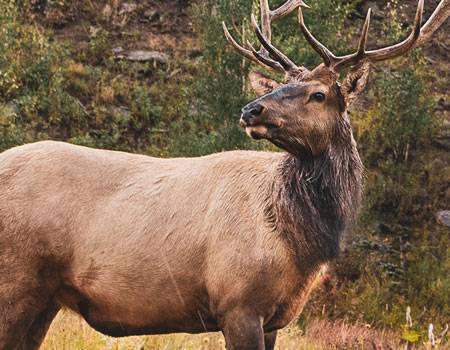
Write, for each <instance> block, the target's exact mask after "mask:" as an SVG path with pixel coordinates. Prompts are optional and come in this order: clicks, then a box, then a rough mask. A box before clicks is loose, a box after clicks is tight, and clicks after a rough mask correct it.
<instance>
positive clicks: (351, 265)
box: [0, 0, 450, 343]
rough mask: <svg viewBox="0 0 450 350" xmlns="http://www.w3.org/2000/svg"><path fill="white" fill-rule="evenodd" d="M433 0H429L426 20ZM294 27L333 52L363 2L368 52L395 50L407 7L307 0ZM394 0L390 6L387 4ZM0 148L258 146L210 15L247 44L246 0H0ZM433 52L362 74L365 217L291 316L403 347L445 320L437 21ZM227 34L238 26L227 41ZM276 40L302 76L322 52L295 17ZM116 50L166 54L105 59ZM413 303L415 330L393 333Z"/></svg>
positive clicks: (445, 127)
mask: <svg viewBox="0 0 450 350" xmlns="http://www.w3.org/2000/svg"><path fill="white" fill-rule="evenodd" d="M280 3H282V1H280V0H273V1H271V5H273V6H275V5H278V4H280ZM437 3H438V1H437V0H433V1H431V0H430V1H427V2H426V8H427V18H428V15H429V14H430V10H431V9H434V8H435V6H436V4H437ZM309 4H310V5H311V6H312V9H311V10H307V11H305V18H306V21H307V23H308V25H309V26H310V28H311V30H312V32H313V33H315V34H316V35H317V36H318V37H319V38H320V39H321V40H323V41H324V42H325V43H326V44H327V45H328V46H329V47H331V48H332V49H333V50H334V51H337V53H346V52H348V51H349V50H350V48H354V47H355V40H356V38H357V35H358V33H359V31H360V28H361V26H362V21H363V18H364V15H365V11H366V10H367V8H368V6H371V7H372V8H373V10H374V16H373V25H372V30H371V35H370V46H371V47H376V46H377V45H383V44H388V43H392V42H395V41H396V40H397V41H398V40H400V39H402V38H403V37H404V35H405V33H406V32H408V30H409V29H410V25H411V24H412V19H413V13H414V11H415V6H416V1H415V0H407V1H401V2H398V1H385V0H376V1H366V0H347V1H340V0H310V1H309ZM400 4H401V6H400ZM0 8H1V11H0V151H3V150H6V149H8V148H10V147H13V146H16V145H20V144H23V143H27V142H32V141H36V140H43V139H55V140H64V141H68V142H72V143H75V144H80V145H86V146H91V147H99V148H108V149H116V150H123V151H130V152H139V153H144V154H148V155H152V156H158V157H173V156H198V155H203V154H209V153H213V152H220V151H224V150H231V149H270V150H274V148H273V147H272V146H270V145H269V144H267V143H256V142H252V141H251V140H249V139H248V138H247V137H246V135H245V134H244V133H243V132H242V131H241V130H240V129H239V128H238V118H239V111H240V108H241V107H242V106H243V105H244V104H245V103H246V102H247V101H249V100H250V99H252V98H253V97H254V96H253V95H252V93H251V91H250V90H249V89H248V86H247V80H246V78H245V77H246V75H247V73H248V71H249V69H250V68H251V67H250V64H249V63H248V62H245V61H243V60H242V59H241V57H239V56H238V55H237V54H235V53H234V52H233V51H232V50H231V49H230V48H229V47H228V45H227V44H226V43H225V40H224V38H223V35H222V30H221V21H222V20H226V21H227V23H228V24H229V25H230V26H231V27H232V28H233V32H234V35H236V36H238V37H239V36H240V37H241V38H242V37H244V38H245V39H250V40H252V41H253V42H255V40H254V38H253V36H252V34H251V32H250V30H249V15H250V13H251V12H252V11H253V12H256V11H257V6H256V4H255V3H252V1H251V0H204V1H192V2H191V1H182V0H179V1H175V0H166V1H163V0H158V1H138V2H131V1H130V2H124V1H121V0H101V1H91V0H75V1H68V0H52V1H50V0H17V1H12V0H0ZM444 27H445V28H443V29H441V30H440V31H439V32H438V33H437V35H436V36H435V38H434V40H433V42H432V43H430V44H429V45H427V46H426V47H425V48H424V49H423V50H416V51H414V52H413V53H412V54H410V55H408V56H407V57H403V58H399V59H396V60H394V61H392V62H389V63H383V64H378V65H377V66H375V67H374V68H373V71H372V75H371V83H370V86H369V89H368V91H367V93H366V94H365V98H364V99H363V101H362V102H361V103H360V104H359V105H358V106H356V107H355V108H354V110H353V111H352V115H351V118H352V121H353V126H354V129H355V133H356V137H357V141H358V144H359V149H360V152H361V154H362V157H363V159H364V163H365V165H366V167H367V184H366V197H365V204H364V208H363V212H362V214H361V217H360V220H359V222H358V224H357V225H356V227H355V229H354V232H353V233H352V235H351V237H349V239H348V242H347V245H346V247H345V249H344V253H343V254H342V257H341V258H340V260H339V261H338V262H337V264H335V266H334V267H333V269H332V271H331V272H330V274H329V276H326V277H325V278H324V280H323V281H322V283H321V285H320V287H319V288H318V290H317V292H316V293H315V294H314V296H313V298H312V300H311V301H310V302H309V304H308V306H307V309H306V311H305V312H304V314H303V315H302V316H301V318H300V320H299V325H300V327H302V328H304V327H306V326H307V325H308V322H309V320H311V319H313V318H317V317H320V318H328V319H346V320H348V321H351V322H363V323H364V324H367V325H368V327H379V328H386V327H388V328H394V329H396V330H401V332H402V336H403V337H404V338H405V339H407V340H409V341H410V342H411V343H414V342H417V341H419V340H423V339H424V338H425V337H426V330H427V325H428V323H433V324H434V325H435V329H438V330H439V329H442V328H443V327H444V325H445V324H446V323H448V322H450V273H449V272H450V238H449V229H448V228H447V227H445V226H444V225H442V224H440V223H439V222H438V220H436V213H437V212H438V211H439V210H445V209H449V207H450V187H449V184H450V161H449V160H450V156H449V152H448V151H449V148H450V119H449V113H448V112H449V102H448V99H447V97H448V94H447V93H448V68H449V63H448V62H449V61H448V56H449V44H450V42H449V38H448V35H447V36H446V35H445V34H446V33H448V29H449V24H448V23H447V24H446V25H445V26H444ZM238 32H239V33H238ZM274 41H275V43H276V44H277V45H278V46H279V47H282V48H283V50H284V51H285V52H286V53H287V54H288V55H289V56H290V57H291V58H293V59H294V60H295V61H296V62H301V63H303V64H304V65H306V66H308V67H310V68H311V67H313V66H314V65H316V64H318V63H319V58H318V56H317V55H316V54H314V53H313V52H312V50H311V49H310V47H309V45H307V44H306V42H305V40H304V39H303V38H302V36H301V35H300V33H299V30H298V28H297V25H296V18H295V15H292V16H290V17H289V18H287V19H285V20H283V21H282V22H281V23H278V24H277V25H276V26H275V30H274ZM120 48H121V49H122V54H124V53H125V54H126V53H127V52H128V50H132V49H139V50H150V51H158V52H159V53H162V54H165V55H167V57H166V56H164V55H162V56H161V55H160V57H159V58H157V59H153V60H148V61H144V62H134V61H130V60H127V59H118V58H117V57H116V55H117V53H118V52H120V51H121V49H120ZM408 306H410V307H411V314H412V317H413V325H412V326H410V327H408V326H405V310H406V308H407V307H408Z"/></svg>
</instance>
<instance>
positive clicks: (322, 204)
mask: <svg viewBox="0 0 450 350" xmlns="http://www.w3.org/2000/svg"><path fill="white" fill-rule="evenodd" d="M279 172H280V177H279V178H278V179H277V180H276V182H275V183H274V186H273V192H272V197H271V199H270V202H269V203H268V205H267V206H266V215H267V218H268V219H269V222H270V223H271V225H273V229H274V230H276V231H278V232H279V233H280V234H281V235H282V237H283V238H284V239H285V240H286V241H287V243H288V245H289V246H290V248H291V249H292V251H293V253H294V254H295V256H296V259H297V262H298V263H299V264H302V268H305V264H308V266H309V267H312V268H313V267H315V266H317V265H319V264H321V263H323V262H326V261H329V260H331V259H333V258H335V257H336V256H337V254H338V251H339V243H340V239H341V237H342V234H343V232H344V231H345V230H346V229H347V228H348V226H349V224H350V223H351V222H352V220H353V219H354V217H355V215H356V214H357V212H358V208H359V205H360V199H361V192H362V186H363V185H362V173H363V166H362V163H361V160H360V157H359V154H358V151H357V149H356V143H355V141H354V139H353V135H352V131H351V127H350V124H349V120H348V117H347V115H345V116H344V118H342V117H341V122H340V123H338V130H336V132H335V137H334V138H333V143H332V144H331V145H330V147H329V148H328V149H327V151H326V152H324V153H323V154H322V155H320V156H316V157H314V156H311V155H310V154H308V153H307V152H300V153H299V154H298V155H297V156H294V155H292V154H286V157H285V159H284V160H283V162H282V164H281V166H280V168H279Z"/></svg>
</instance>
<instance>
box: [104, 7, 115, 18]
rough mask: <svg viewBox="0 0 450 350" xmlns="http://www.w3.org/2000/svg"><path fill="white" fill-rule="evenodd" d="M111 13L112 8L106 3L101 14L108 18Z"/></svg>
mask: <svg viewBox="0 0 450 350" xmlns="http://www.w3.org/2000/svg"><path fill="white" fill-rule="evenodd" d="M112 14H113V10H112V7H111V5H109V4H106V5H105V7H104V8H103V10H102V16H103V17H104V18H106V19H110V18H111V16H112Z"/></svg>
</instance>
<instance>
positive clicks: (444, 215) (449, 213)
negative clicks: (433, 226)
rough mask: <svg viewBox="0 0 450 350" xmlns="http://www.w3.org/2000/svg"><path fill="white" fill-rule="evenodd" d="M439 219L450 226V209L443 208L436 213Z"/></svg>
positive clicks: (441, 222)
mask: <svg viewBox="0 0 450 350" xmlns="http://www.w3.org/2000/svg"><path fill="white" fill-rule="evenodd" d="M436 219H437V221H438V222H439V223H440V224H442V225H444V226H447V227H450V210H441V211H438V212H437V214H436Z"/></svg>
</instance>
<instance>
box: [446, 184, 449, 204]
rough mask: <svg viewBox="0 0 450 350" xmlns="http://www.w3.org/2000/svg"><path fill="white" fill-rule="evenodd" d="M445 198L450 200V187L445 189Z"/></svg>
mask: <svg viewBox="0 0 450 350" xmlns="http://www.w3.org/2000/svg"><path fill="white" fill-rule="evenodd" d="M445 198H446V199H447V200H448V201H449V202H450V187H449V188H447V191H445Z"/></svg>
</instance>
